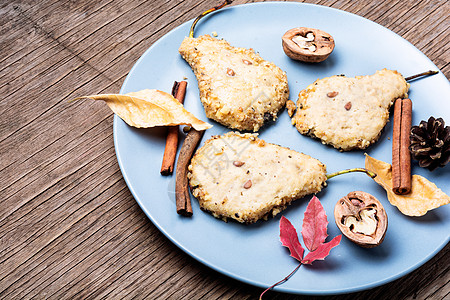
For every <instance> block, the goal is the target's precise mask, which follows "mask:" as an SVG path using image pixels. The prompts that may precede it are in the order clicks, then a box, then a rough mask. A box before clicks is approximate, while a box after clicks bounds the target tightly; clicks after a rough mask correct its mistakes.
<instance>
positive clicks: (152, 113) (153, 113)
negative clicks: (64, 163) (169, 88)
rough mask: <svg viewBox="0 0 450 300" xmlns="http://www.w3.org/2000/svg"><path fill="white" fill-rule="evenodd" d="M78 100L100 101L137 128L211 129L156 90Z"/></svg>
mask: <svg viewBox="0 0 450 300" xmlns="http://www.w3.org/2000/svg"><path fill="white" fill-rule="evenodd" d="M77 99H93V100H102V101H105V102H106V104H107V105H108V106H109V108H111V110H112V111H113V112H114V113H115V114H116V115H118V116H119V117H120V118H121V119H122V120H124V121H125V122H126V123H127V124H128V125H130V126H133V127H138V128H147V127H155V126H173V125H189V126H191V127H193V128H194V129H196V130H206V129H208V128H211V127H212V125H210V124H208V123H205V122H203V121H201V120H199V119H197V118H196V117H195V116H194V115H193V114H192V113H190V112H188V111H187V110H186V109H184V107H183V105H182V104H181V103H180V102H179V101H178V100H176V99H175V98H174V97H173V96H172V95H170V94H168V93H165V92H162V91H158V90H149V89H147V90H141V91H138V92H133V93H128V94H125V95H119V94H100V95H91V96H84V97H79V98H76V99H75V100H77Z"/></svg>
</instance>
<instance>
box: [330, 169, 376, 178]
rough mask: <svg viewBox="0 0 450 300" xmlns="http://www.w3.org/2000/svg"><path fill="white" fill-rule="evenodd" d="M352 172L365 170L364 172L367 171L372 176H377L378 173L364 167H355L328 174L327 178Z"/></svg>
mask: <svg viewBox="0 0 450 300" xmlns="http://www.w3.org/2000/svg"><path fill="white" fill-rule="evenodd" d="M352 172H363V173H366V174H367V175H368V176H370V177H371V178H375V177H377V174H375V173H374V172H372V171H369V170H367V169H364V168H353V169H347V170H342V171H339V172H335V173H331V174H327V180H328V179H330V178H333V177H334V176H338V175H342V174H346V173H352Z"/></svg>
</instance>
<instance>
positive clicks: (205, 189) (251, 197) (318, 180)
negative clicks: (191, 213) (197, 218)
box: [188, 132, 327, 223]
mask: <svg viewBox="0 0 450 300" xmlns="http://www.w3.org/2000/svg"><path fill="white" fill-rule="evenodd" d="M325 173H326V167H325V165H324V164H322V163H321V162H320V161H318V160H317V159H315V158H312V157H310V156H308V155H306V154H302V153H298V152H296V151H294V150H290V149H288V148H284V147H281V146H278V145H274V144H269V143H266V142H265V141H263V140H261V139H259V138H257V137H256V136H255V135H253V134H250V133H246V134H239V133H234V132H230V133H227V134H225V135H222V136H213V137H212V138H211V139H210V140H208V141H206V143H205V145H204V146H203V147H201V148H200V149H198V150H197V152H196V153H195V155H194V157H193V158H192V160H191V164H190V166H189V173H188V178H189V184H190V186H191V190H192V194H193V195H194V196H195V197H196V198H197V199H198V201H199V203H200V208H201V209H202V210H205V211H209V212H211V213H212V214H213V215H214V216H215V217H217V218H221V219H223V220H227V219H228V218H231V219H235V220H237V221H239V222H241V223H254V222H256V221H257V220H259V219H266V218H267V217H268V216H270V215H272V216H275V215H276V214H278V213H279V212H281V211H282V210H284V209H285V208H286V206H287V205H289V204H290V203H291V202H292V201H293V200H296V199H299V198H302V197H303V196H306V195H308V194H314V193H317V192H319V191H320V190H321V189H322V187H323V186H324V185H325V182H326V178H327V177H326V175H325Z"/></svg>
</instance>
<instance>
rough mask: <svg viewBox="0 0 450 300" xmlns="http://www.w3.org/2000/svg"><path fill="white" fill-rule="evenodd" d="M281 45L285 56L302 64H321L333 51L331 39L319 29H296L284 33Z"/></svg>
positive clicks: (332, 40)
mask: <svg viewBox="0 0 450 300" xmlns="http://www.w3.org/2000/svg"><path fill="white" fill-rule="evenodd" d="M281 39H282V45H283V50H284V52H285V53H286V55H287V56H289V57H290V58H292V59H295V60H300V61H304V62H312V63H316V62H321V61H324V60H325V59H327V58H328V56H329V55H330V54H331V52H333V50H334V39H333V37H332V36H331V35H330V34H328V33H326V32H325V31H322V30H320V29H314V28H308V27H297V28H293V29H290V30H288V31H286V33H285V34H284V35H283V37H282V38H281Z"/></svg>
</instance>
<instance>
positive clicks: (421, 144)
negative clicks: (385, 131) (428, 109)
mask: <svg viewBox="0 0 450 300" xmlns="http://www.w3.org/2000/svg"><path fill="white" fill-rule="evenodd" d="M410 140H411V144H410V146H409V150H410V151H411V155H412V158H413V159H416V160H418V161H419V166H421V167H423V168H427V169H429V170H430V171H433V170H434V169H436V168H437V167H444V166H445V165H446V164H447V163H448V162H449V160H450V128H449V126H445V122H444V120H443V119H442V118H438V119H435V118H434V117H430V118H429V119H428V122H426V121H421V122H420V124H419V126H413V127H412V128H411V135H410Z"/></svg>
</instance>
